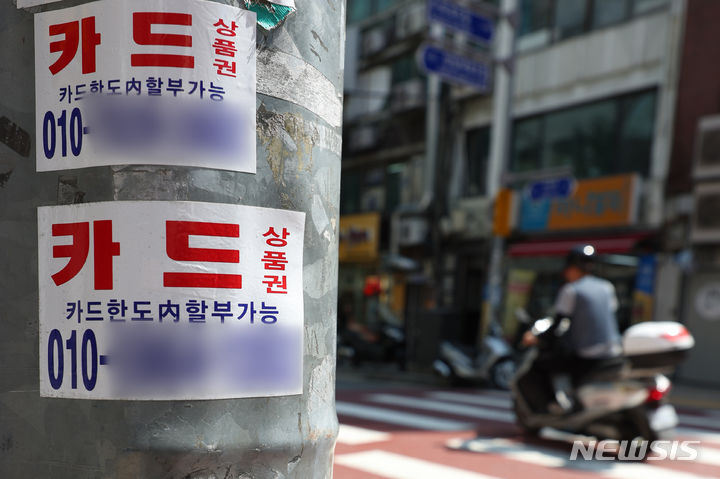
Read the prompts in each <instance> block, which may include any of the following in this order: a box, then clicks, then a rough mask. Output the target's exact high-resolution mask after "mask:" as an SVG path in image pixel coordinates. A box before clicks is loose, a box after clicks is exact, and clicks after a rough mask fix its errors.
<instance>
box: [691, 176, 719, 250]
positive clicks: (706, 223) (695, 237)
mask: <svg viewBox="0 0 720 479" xmlns="http://www.w3.org/2000/svg"><path fill="white" fill-rule="evenodd" d="M718 211H720V183H718V182H713V183H705V184H700V185H697V186H696V187H695V212H694V214H693V220H692V230H691V235H690V237H691V238H692V241H693V242H694V243H707V242H718V241H720V214H718Z"/></svg>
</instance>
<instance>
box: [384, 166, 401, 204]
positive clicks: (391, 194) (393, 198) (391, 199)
mask: <svg viewBox="0 0 720 479" xmlns="http://www.w3.org/2000/svg"><path fill="white" fill-rule="evenodd" d="M405 171H406V165H405V163H395V164H392V165H390V166H388V167H387V169H386V170H385V212H386V213H392V212H393V211H395V209H396V208H397V207H398V206H400V203H401V202H402V190H403V185H404V183H405V176H406V175H405Z"/></svg>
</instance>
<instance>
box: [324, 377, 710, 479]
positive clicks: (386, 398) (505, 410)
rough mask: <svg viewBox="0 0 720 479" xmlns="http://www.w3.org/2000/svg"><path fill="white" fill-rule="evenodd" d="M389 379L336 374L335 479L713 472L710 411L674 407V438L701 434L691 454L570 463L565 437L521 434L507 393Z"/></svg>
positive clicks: (689, 476)
mask: <svg viewBox="0 0 720 479" xmlns="http://www.w3.org/2000/svg"><path fill="white" fill-rule="evenodd" d="M395 377H396V378H398V379H397V380H394V379H393V376H392V375H389V377H387V378H385V379H382V380H378V379H377V378H367V377H365V376H363V375H362V374H357V373H350V374H347V373H346V374H343V372H342V371H341V372H340V373H339V379H338V391H337V411H338V417H339V419H340V424H341V426H340V435H339V438H338V443H337V446H336V450H335V467H334V477H335V478H336V479H356V478H357V479H359V478H363V479H367V478H370V479H373V478H392V479H423V478H433V479H506V478H507V479H509V478H521V477H522V478H525V477H533V478H539V479H544V478H547V479H551V478H552V479H574V478H585V479H589V478H613V479H625V478H627V479H631V478H632V479H635V478H639V477H648V478H653V479H666V478H667V479H671V478H672V479H699V478H710V477H712V478H717V477H720V410H717V409H709V408H698V407H690V406H678V413H679V415H680V428H679V429H678V431H677V439H679V440H698V441H700V446H699V448H700V451H699V456H698V458H697V459H696V460H693V461H678V460H675V461H672V460H668V459H665V460H647V461H645V462H643V463H630V462H621V461H596V460H592V461H587V460H582V459H581V460H577V461H570V460H569V457H570V452H571V449H572V445H571V444H570V443H568V442H567V441H565V440H558V439H557V438H553V437H550V436H546V437H544V438H540V439H527V438H525V437H524V436H522V435H521V434H520V432H519V430H518V429H517V428H516V426H515V424H514V417H513V414H512V412H511V410H510V398H509V394H508V393H506V392H502V391H494V390H489V389H451V388H448V387H446V386H443V385H442V384H429V385H428V384H423V383H422V382H421V381H419V380H418V381H413V380H412V376H411V375H396V376H395ZM400 378H403V379H402V380H400Z"/></svg>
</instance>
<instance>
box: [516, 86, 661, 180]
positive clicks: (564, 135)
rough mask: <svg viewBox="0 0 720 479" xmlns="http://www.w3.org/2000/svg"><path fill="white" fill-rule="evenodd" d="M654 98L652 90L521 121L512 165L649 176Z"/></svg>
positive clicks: (577, 172)
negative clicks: (632, 173)
mask: <svg viewBox="0 0 720 479" xmlns="http://www.w3.org/2000/svg"><path fill="white" fill-rule="evenodd" d="M655 101H656V94H655V92H654V91H648V92H642V93H639V94H631V95H624V96H621V97H616V98H612V99H609V100H602V101H598V102H593V103H588V104H585V105H581V106H576V107H572V108H567V109H564V110H560V111H555V112H551V113H546V114H543V115H538V116H534V117H530V118H524V119H520V120H516V121H515V123H514V127H513V129H514V131H513V140H512V159H511V163H510V170H511V171H512V172H514V173H522V172H529V171H534V170H539V169H554V168H563V167H566V168H570V169H571V170H572V172H573V175H574V176H575V177H577V178H593V177H598V176H607V175H612V174H619V173H629V172H638V173H640V174H643V175H647V174H648V171H649V166H650V155H651V149H652V142H653V137H654V131H655Z"/></svg>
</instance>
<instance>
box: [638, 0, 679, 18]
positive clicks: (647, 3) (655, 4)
mask: <svg viewBox="0 0 720 479" xmlns="http://www.w3.org/2000/svg"><path fill="white" fill-rule="evenodd" d="M669 2H670V0H635V2H634V5H633V14H635V15H638V14H642V13H645V12H650V11H652V10H656V9H658V8H661V7H666V6H667V5H668V3H669Z"/></svg>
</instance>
